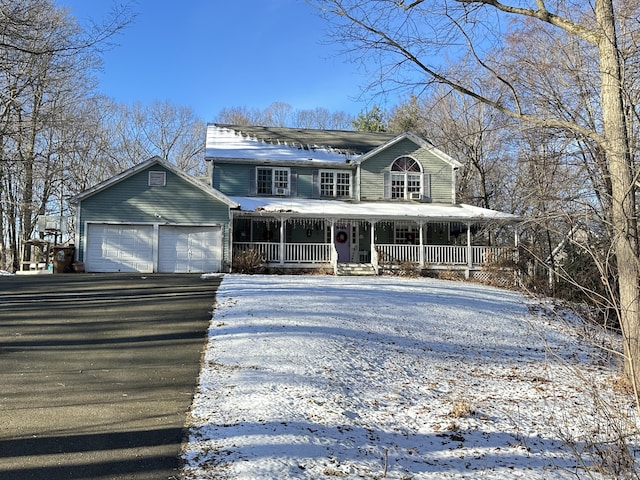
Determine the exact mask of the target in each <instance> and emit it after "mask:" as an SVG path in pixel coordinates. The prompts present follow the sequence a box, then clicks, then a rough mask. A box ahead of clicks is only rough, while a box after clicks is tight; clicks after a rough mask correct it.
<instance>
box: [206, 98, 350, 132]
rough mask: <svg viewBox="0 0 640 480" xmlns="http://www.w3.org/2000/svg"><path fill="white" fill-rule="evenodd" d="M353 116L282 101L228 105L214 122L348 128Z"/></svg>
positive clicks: (334, 128) (331, 128) (335, 128)
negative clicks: (299, 107) (264, 105)
mask: <svg viewBox="0 0 640 480" xmlns="http://www.w3.org/2000/svg"><path fill="white" fill-rule="evenodd" d="M352 120H353V118H352V117H351V116H350V115H349V114H347V113H345V112H333V113H332V112H330V111H329V110H327V109H326V108H322V107H318V108H315V109H302V110H294V109H293V107H291V105H289V104H287V103H284V102H274V103H272V104H271V105H269V106H268V107H267V108H265V109H264V110H260V109H257V108H254V109H248V108H247V107H228V108H224V109H223V110H221V111H220V113H219V114H218V117H217V119H216V122H219V123H228V124H232V125H266V126H275V127H290V128H320V129H330V130H350V129H351V128H352Z"/></svg>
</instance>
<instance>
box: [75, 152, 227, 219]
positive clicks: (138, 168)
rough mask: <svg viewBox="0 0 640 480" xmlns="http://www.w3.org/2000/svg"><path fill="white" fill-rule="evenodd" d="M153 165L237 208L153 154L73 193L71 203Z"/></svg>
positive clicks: (215, 191)
mask: <svg viewBox="0 0 640 480" xmlns="http://www.w3.org/2000/svg"><path fill="white" fill-rule="evenodd" d="M154 165H159V166H161V167H163V168H165V169H166V170H168V171H170V172H171V173H173V174H174V175H176V176H178V177H180V178H181V179H182V180H184V181H185V182H187V183H189V184H190V185H193V186H194V187H196V188H198V189H199V190H202V191H203V192H204V193H206V194H207V195H210V196H211V197H213V198H215V199H216V200H220V201H221V202H223V203H226V204H227V205H229V206H230V207H231V208H237V207H238V204H237V203H236V202H234V201H233V200H231V199H230V198H229V197H227V196H226V195H224V194H223V193H221V192H219V191H218V190H216V189H214V188H211V187H210V186H208V185H207V184H205V183H203V182H201V181H199V180H198V179H196V178H194V177H192V176H191V175H187V174H186V173H185V172H183V171H182V170H180V169H179V168H177V167H176V166H175V165H172V164H170V163H169V162H166V161H165V160H163V159H162V158H160V157H158V156H155V157H151V158H150V159H148V160H146V161H144V162H142V163H139V164H137V165H135V166H133V167H131V168H129V169H128V170H125V171H123V172H121V173H119V174H117V175H115V176H113V177H111V178H109V179H107V180H105V181H104V182H101V183H99V184H97V185H95V186H93V187H91V188H89V189H87V190H85V191H84V192H80V193H79V194H77V195H75V196H74V197H72V198H71V203H78V202H80V201H82V200H85V199H86V198H89V197H91V196H93V195H95V194H97V193H99V192H101V191H103V190H106V189H107V188H109V187H111V186H112V185H115V184H117V183H120V182H122V181H123V180H126V179H127V178H130V177H132V176H133V175H135V174H137V173H140V172H142V171H144V170H146V169H147V168H149V167H152V166H154Z"/></svg>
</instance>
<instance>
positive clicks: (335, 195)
mask: <svg viewBox="0 0 640 480" xmlns="http://www.w3.org/2000/svg"><path fill="white" fill-rule="evenodd" d="M341 173H342V174H346V175H348V176H349V192H348V194H347V195H338V174H341ZM323 174H330V175H331V177H332V183H331V190H332V194H331V195H323V194H322V186H323V183H322V175H323ZM318 192H319V196H320V197H321V198H352V197H353V175H352V174H351V171H350V170H336V169H320V170H319V171H318Z"/></svg>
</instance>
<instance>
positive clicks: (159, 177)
mask: <svg viewBox="0 0 640 480" xmlns="http://www.w3.org/2000/svg"><path fill="white" fill-rule="evenodd" d="M166 185H167V172H158V171H153V170H151V171H149V186H150V187H164V186H166Z"/></svg>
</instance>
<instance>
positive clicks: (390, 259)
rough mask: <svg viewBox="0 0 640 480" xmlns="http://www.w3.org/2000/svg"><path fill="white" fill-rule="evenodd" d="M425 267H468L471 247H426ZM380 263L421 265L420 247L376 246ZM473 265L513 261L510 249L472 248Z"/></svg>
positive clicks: (424, 247) (424, 248)
mask: <svg viewBox="0 0 640 480" xmlns="http://www.w3.org/2000/svg"><path fill="white" fill-rule="evenodd" d="M422 248H423V250H424V258H423V262H424V264H425V265H468V264H469V247H467V246H455V245H424V246H423V247H422ZM376 250H377V252H378V253H379V255H380V263H383V264H384V263H403V262H409V263H418V264H419V263H420V260H421V259H420V246H419V245H392V244H383V245H376ZM471 256H472V262H471V265H486V264H488V263H492V262H495V261H497V260H499V259H502V258H505V256H508V257H507V258H509V259H513V249H512V248H510V247H482V246H479V247H471Z"/></svg>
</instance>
